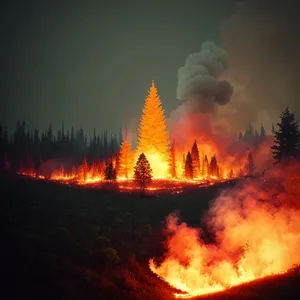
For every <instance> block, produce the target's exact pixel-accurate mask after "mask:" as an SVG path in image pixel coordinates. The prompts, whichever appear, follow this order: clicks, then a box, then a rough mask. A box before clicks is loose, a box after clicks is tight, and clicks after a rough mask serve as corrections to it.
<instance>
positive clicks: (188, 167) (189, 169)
mask: <svg viewBox="0 0 300 300" xmlns="http://www.w3.org/2000/svg"><path fill="white" fill-rule="evenodd" d="M184 173H185V177H186V178H188V179H193V178H194V170H193V160H192V155H191V153H190V152H188V153H187V155H186V160H185V166H184Z"/></svg>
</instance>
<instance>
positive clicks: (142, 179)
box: [134, 153, 152, 193]
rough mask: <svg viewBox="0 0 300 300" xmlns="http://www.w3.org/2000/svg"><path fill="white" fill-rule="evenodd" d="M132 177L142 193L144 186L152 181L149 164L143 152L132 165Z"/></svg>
mask: <svg viewBox="0 0 300 300" xmlns="http://www.w3.org/2000/svg"><path fill="white" fill-rule="evenodd" d="M134 179H135V181H136V182H137V183H139V185H140V187H141V191H142V192H143V193H144V192H145V187H146V186H147V185H148V184H149V183H151V182H152V170H151V166H150V163H149V161H148V160H147V158H146V156H145V154H144V153H142V154H141V155H140V156H139V158H138V161H137V163H136V166H135V167H134Z"/></svg>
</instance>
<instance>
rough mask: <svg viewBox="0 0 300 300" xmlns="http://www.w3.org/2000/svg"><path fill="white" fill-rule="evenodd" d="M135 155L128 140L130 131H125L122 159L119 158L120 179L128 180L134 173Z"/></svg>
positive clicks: (121, 151)
mask: <svg viewBox="0 0 300 300" xmlns="http://www.w3.org/2000/svg"><path fill="white" fill-rule="evenodd" d="M133 167H134V166H133V153H132V149H131V143H130V141H129V140H128V131H127V128H126V129H125V137H124V140H123V142H122V144H121V149H120V157H119V173H118V174H117V175H118V177H124V178H128V177H130V175H131V174H132V171H133Z"/></svg>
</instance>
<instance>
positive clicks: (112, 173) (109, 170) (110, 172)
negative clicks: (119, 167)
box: [105, 161, 116, 182]
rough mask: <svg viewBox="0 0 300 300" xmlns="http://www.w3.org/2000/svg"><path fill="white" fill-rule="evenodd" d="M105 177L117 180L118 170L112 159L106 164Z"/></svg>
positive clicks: (110, 180)
mask: <svg viewBox="0 0 300 300" xmlns="http://www.w3.org/2000/svg"><path fill="white" fill-rule="evenodd" d="M105 179H106V180H108V181H109V182H112V181H114V180H116V170H115V168H114V166H113V163H112V161H110V162H109V164H108V165H107V166H106V169H105Z"/></svg>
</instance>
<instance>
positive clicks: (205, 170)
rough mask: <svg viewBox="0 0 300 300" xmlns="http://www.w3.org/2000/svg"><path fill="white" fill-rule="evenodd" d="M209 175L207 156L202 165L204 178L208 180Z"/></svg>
mask: <svg viewBox="0 0 300 300" xmlns="http://www.w3.org/2000/svg"><path fill="white" fill-rule="evenodd" d="M208 173H209V163H208V158H207V155H205V156H204V160H203V163H202V176H203V177H204V178H206V177H207V176H208Z"/></svg>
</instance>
